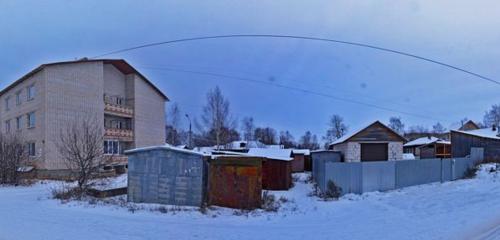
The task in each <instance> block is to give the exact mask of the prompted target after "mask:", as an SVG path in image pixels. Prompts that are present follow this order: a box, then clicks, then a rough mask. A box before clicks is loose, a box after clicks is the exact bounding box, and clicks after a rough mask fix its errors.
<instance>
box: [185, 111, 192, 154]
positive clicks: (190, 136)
mask: <svg viewBox="0 0 500 240" xmlns="http://www.w3.org/2000/svg"><path fill="white" fill-rule="evenodd" d="M186 118H187V119H188V121H189V133H188V148H189V149H192V136H193V132H192V131H191V118H189V115H188V114H186Z"/></svg>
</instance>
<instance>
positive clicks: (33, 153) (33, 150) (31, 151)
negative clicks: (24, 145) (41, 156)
mask: <svg viewBox="0 0 500 240" xmlns="http://www.w3.org/2000/svg"><path fill="white" fill-rule="evenodd" d="M35 146H36V145H35V142H30V143H28V154H29V156H30V157H34V156H36V147H35Z"/></svg>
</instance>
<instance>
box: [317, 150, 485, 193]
mask: <svg viewBox="0 0 500 240" xmlns="http://www.w3.org/2000/svg"><path fill="white" fill-rule="evenodd" d="M478 151H479V150H478ZM323 156H326V155H323ZM479 156H480V153H478V156H474V158H453V159H422V160H404V161H381V162H355V163H343V162H335V158H331V159H330V160H328V159H326V158H325V157H316V158H315V157H314V155H313V177H314V179H315V181H316V182H317V184H318V186H319V188H320V189H321V190H322V191H325V190H326V188H327V183H328V181H330V180H331V181H333V182H334V183H335V184H336V185H337V186H338V187H340V188H341V189H342V194H346V193H364V192H370V191H387V190H391V189H398V188H403V187H408V186H415V185H419V184H425V183H432V182H444V181H451V180H456V179H460V178H463V177H464V176H465V174H466V172H467V171H468V169H470V168H472V167H473V166H474V165H475V163H478V162H479V161H481V159H479Z"/></svg>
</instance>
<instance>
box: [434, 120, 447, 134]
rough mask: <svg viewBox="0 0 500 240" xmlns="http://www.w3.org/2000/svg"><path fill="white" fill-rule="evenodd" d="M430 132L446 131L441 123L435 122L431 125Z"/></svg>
mask: <svg viewBox="0 0 500 240" xmlns="http://www.w3.org/2000/svg"><path fill="white" fill-rule="evenodd" d="M432 132H433V133H437V134H442V133H444V132H446V128H445V127H443V125H441V123H439V122H438V123H436V124H434V125H433V126H432Z"/></svg>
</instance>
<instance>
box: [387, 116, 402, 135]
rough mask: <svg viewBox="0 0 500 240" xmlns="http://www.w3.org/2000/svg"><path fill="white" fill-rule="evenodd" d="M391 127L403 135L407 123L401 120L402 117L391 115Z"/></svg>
mask: <svg viewBox="0 0 500 240" xmlns="http://www.w3.org/2000/svg"><path fill="white" fill-rule="evenodd" d="M389 127H390V128H391V129H392V130H394V131H395V132H397V133H399V134H401V135H403V134H404V133H405V125H404V123H403V121H402V120H401V117H391V118H389Z"/></svg>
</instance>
